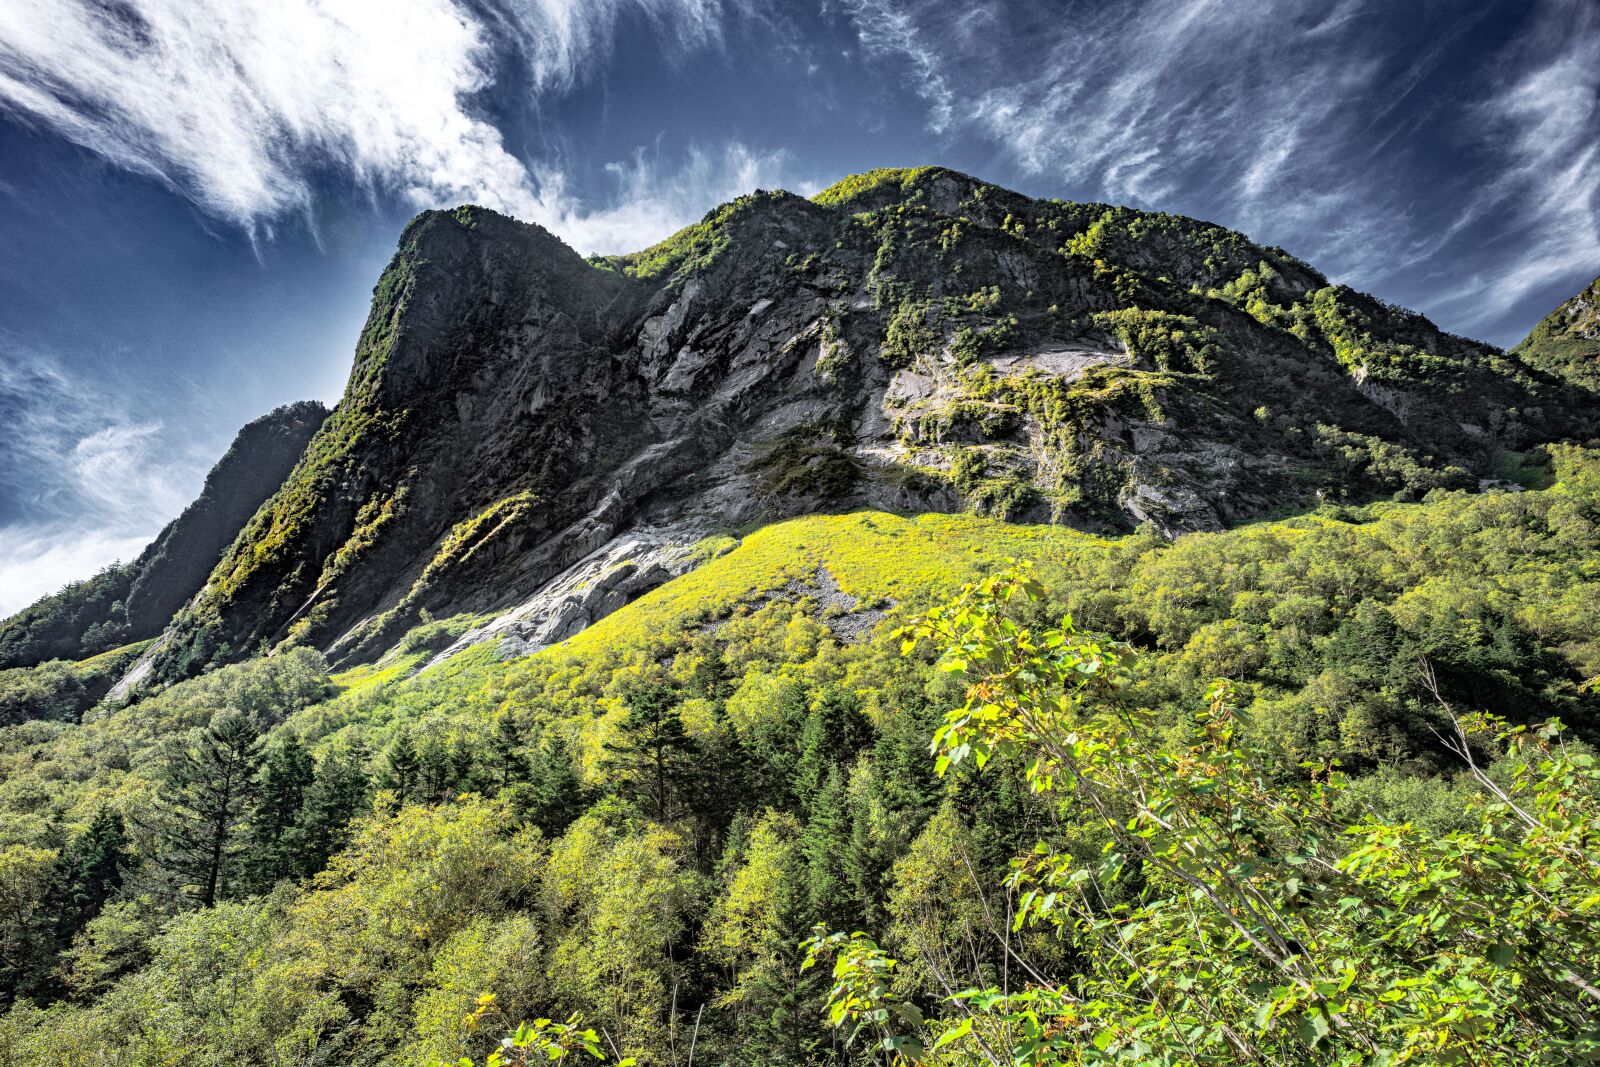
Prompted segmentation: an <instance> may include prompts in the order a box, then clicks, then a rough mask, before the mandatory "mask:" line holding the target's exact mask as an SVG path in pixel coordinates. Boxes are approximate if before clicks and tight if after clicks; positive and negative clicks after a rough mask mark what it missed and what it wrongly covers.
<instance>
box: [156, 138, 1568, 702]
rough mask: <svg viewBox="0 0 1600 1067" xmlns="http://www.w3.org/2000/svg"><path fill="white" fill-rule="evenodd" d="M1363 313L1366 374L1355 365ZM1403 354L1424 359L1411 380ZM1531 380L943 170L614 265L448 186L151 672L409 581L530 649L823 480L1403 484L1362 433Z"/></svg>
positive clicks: (1356, 311) (1195, 231)
mask: <svg viewBox="0 0 1600 1067" xmlns="http://www.w3.org/2000/svg"><path fill="white" fill-rule="evenodd" d="M1252 286H1253V288H1252ZM1313 302H1315V308H1313ZM1246 307H1248V308H1250V309H1252V310H1250V311H1249V312H1248V313H1247V312H1246V311H1245V310H1244V309H1245V308H1246ZM1263 308H1267V309H1270V314H1269V313H1268V312H1267V311H1263V310H1262V309H1263ZM1313 312H1314V313H1313ZM1272 316H1277V317H1278V318H1279V319H1281V320H1282V321H1283V322H1292V323H1295V324H1296V330H1298V332H1295V331H1291V330H1289V329H1287V328H1285V327H1284V326H1282V325H1281V324H1279V322H1278V321H1277V320H1274V319H1273V318H1272ZM1340 316H1343V318H1341V317H1340ZM1347 322H1348V323H1351V324H1353V325H1348V327H1347V325H1346V324H1347ZM1325 323H1333V324H1335V325H1337V326H1338V328H1339V329H1340V330H1344V331H1345V332H1344V333H1337V334H1328V335H1326V336H1325V335H1323V334H1319V333H1317V332H1316V331H1317V330H1321V329H1324V326H1323V325H1322V324H1325ZM1327 328H1328V329H1332V327H1331V326H1329V327H1327ZM1357 329H1359V330H1360V331H1362V332H1361V334H1360V336H1362V337H1364V338H1366V340H1364V341H1363V342H1362V343H1363V344H1364V345H1366V346H1367V348H1366V349H1364V351H1366V350H1371V351H1374V352H1377V353H1379V354H1380V355H1384V356H1385V358H1386V359H1387V362H1385V363H1384V364H1383V366H1384V368H1385V369H1384V372H1383V375H1382V380H1381V381H1380V380H1379V376H1378V375H1374V376H1373V377H1372V380H1371V381H1367V380H1365V379H1364V380H1363V381H1362V382H1361V383H1357V382H1355V381H1353V380H1352V377H1351V375H1350V373H1349V371H1348V370H1347V369H1345V366H1344V364H1343V363H1342V362H1341V359H1342V358H1343V357H1342V356H1341V355H1340V352H1341V351H1342V349H1341V348H1340V346H1341V345H1346V346H1348V345H1347V340H1346V333H1350V332H1351V331H1355V330H1357ZM1390 334H1392V335H1393V336H1394V337H1396V338H1403V339H1404V344H1401V343H1400V342H1399V341H1396V342H1395V345H1394V346H1393V347H1392V351H1391V349H1390V348H1385V347H1384V346H1385V345H1387V344H1388V343H1389V342H1388V341H1387V340H1385V338H1387V337H1389V336H1390ZM1414 352H1425V353H1427V358H1428V359H1429V360H1430V361H1431V362H1430V363H1429V367H1430V368H1432V369H1430V371H1429V373H1430V374H1431V375H1432V378H1431V379H1429V380H1427V381H1422V380H1420V379H1419V380H1416V381H1413V380H1410V379H1408V378H1406V377H1405V372H1404V367H1405V363H1404V359H1409V358H1412V357H1411V356H1410V355H1409V354H1410V353H1414ZM1402 357H1404V358H1402ZM1374 358H1376V357H1374ZM1497 361H1498V362H1497ZM1439 367H1443V368H1445V370H1444V371H1441V370H1439V369H1438V368H1439ZM1396 368H1399V369H1396ZM1525 378H1526V376H1525V375H1523V372H1522V371H1521V370H1519V369H1518V368H1517V367H1516V366H1515V365H1514V364H1513V363H1512V362H1511V361H1508V360H1506V359H1505V357H1504V356H1503V355H1502V354H1499V353H1496V352H1494V351H1493V350H1490V349H1487V348H1485V347H1483V346H1478V345H1474V344H1473V343H1471V342H1466V341H1461V340H1460V339H1455V338H1449V337H1447V336H1446V335H1443V334H1440V333H1439V332H1438V331H1437V330H1435V329H1434V328H1433V327H1432V326H1431V325H1430V324H1427V323H1426V321H1425V320H1422V319H1420V317H1417V316H1410V315H1407V314H1405V313H1401V312H1398V311H1395V310H1393V309H1388V308H1386V307H1385V306H1383V305H1379V304H1377V303H1376V302H1372V301H1368V300H1366V298H1361V297H1359V294H1350V293H1349V292H1348V291H1346V290H1338V289H1335V288H1333V287H1329V286H1327V283H1326V281H1325V280H1324V279H1322V278H1321V277H1320V275H1317V274H1316V273H1315V272H1314V271H1312V270H1311V269H1310V268H1308V267H1306V266H1305V265H1303V264H1300V263H1298V262H1297V261H1295V260H1293V259H1291V258H1290V257H1288V256H1287V255H1285V254H1283V253H1281V252H1277V251H1275V250H1269V249H1262V248H1259V247H1257V246H1254V245H1251V244H1250V243H1249V242H1248V241H1246V240H1244V239H1243V238H1241V237H1239V236H1238V235H1236V234H1230V233H1228V232H1227V231H1223V230H1219V229H1217V228H1216V227H1209V226H1206V225H1205V224H1202V223H1198V222H1194V221H1193V220H1187V219H1173V218H1171V217H1169V216H1146V215H1141V214H1139V213H1137V212H1127V211H1123V210H1122V209H1109V208H1105V207H1104V206H1102V205H1071V204H1061V203H1059V202H1044V201H1033V200H1029V199H1027V198H1025V197H1021V196H1018V195H1016V194H1013V193H1008V192H1006V191H1005V190H1000V189H997V188H995V187H993V186H988V185H985V184H984V183H982V182H977V181H975V180H973V179H971V178H967V177H966V176H963V175H958V174H954V173H953V172H948V171H939V170H930V171H927V172H915V173H914V174H912V175H910V176H908V177H906V178H904V180H901V179H900V178H894V179H893V180H890V181H887V182H882V183H878V184H870V183H869V184H865V185H862V186H861V187H860V188H859V189H858V190H857V191H854V192H841V193H829V194H823V195H822V196H819V197H818V198H817V199H816V200H804V199H801V198H799V197H794V196H790V195H788V194H783V193H773V194H757V195H756V196H753V197H749V198H745V199H743V200H741V201H739V202H737V203H736V204H734V205H730V206H728V207H725V208H722V209H719V210H718V211H717V212H714V213H713V214H712V215H710V216H708V217H707V220H706V221H705V222H704V223H702V224H700V225H699V226H697V227H691V228H690V229H689V230H686V231H685V232H684V233H683V234H680V235H678V236H677V237H675V238H673V239H672V240H671V241H669V242H666V243H664V244H663V245H662V246H658V247H657V248H654V249H650V250H647V251H646V252H643V253H639V254H638V255H636V256H633V257H614V258H612V259H610V260H605V261H596V262H593V263H591V262H586V261H585V260H583V259H582V258H580V257H579V256H577V255H576V254H575V253H574V252H572V250H571V249H569V248H567V247H566V246H565V245H563V244H562V243H561V242H560V241H558V240H557V239H556V238H555V237H553V236H552V235H550V234H549V233H547V232H545V231H544V230H542V229H540V228H539V227H537V226H527V225H523V224H521V223H517V222H514V221H512V220H510V219H506V218H504V217H501V216H498V215H495V214H494V213H492V212H488V211H483V210H481V209H469V208H463V209H459V210H457V211H455V212H429V213H426V214H424V215H422V216H420V217H419V218H418V219H417V220H416V221H415V222H413V223H412V224H411V226H410V227H408V228H407V230H406V233H405V234H404V235H403V237H402V242H401V249H400V251H399V253H397V255H396V257H395V260H394V261H393V262H392V263H391V265H390V267H389V269H388V270H387V271H386V272H385V274H384V277H383V278H382V279H381V280H380V282H379V285H378V288H377V290H376V291H375V297H374V304H373V310H372V315H371V317H370V318H369V320H368V323H367V327H366V329H365V331H364V332H363V336H362V340H361V344H360V347H359V349H358V353H357V358H356V363H355V367H354V370H353V371H352V375H351V380H350V385H349V387H348V389H347V391H346V394H345V397H344V399H343V400H342V401H341V402H340V404H339V407H338V408H337V409H336V411H335V413H334V414H333V416H331V417H330V419H329V420H328V422H327V424H326V425H325V426H324V427H323V429H322V430H321V431H320V432H319V434H318V435H317V438H316V439H315V440H314V441H313V442H312V444H311V447H310V448H309V449H308V450H307V452H306V456H305V458H304V459H303V460H302V461H301V463H300V464H299V466H298V467H297V468H296V469H295V470H294V472H293V473H291V474H290V475H289V477H288V478H287V479H286V480H285V481H284V484H283V486H282V487H281V488H280V489H279V491H278V493H277V494H276V496H275V497H274V498H273V499H272V500H271V501H269V502H268V504H267V505H266V506H265V507H263V508H262V509H261V511H260V512H259V513H257V515H256V516H255V518H254V519H253V520H252V521H251V522H250V523H249V524H247V525H246V526H245V528H244V529H243V530H242V531H241V533H240V534H239V536H238V538H237V539H236V540H235V542H234V544H233V546H232V548H231V549H230V550H229V551H228V552H227V553H226V554H225V555H224V557H223V559H222V561H221V563H220V564H219V565H218V567H217V568H216V569H215V571H213V573H212V575H211V578H210V580H209V582H208V583H207V584H206V586H205V588H204V590H203V591H201V593H200V594H199V595H198V596H197V597H195V598H194V600H193V601H192V602H191V603H190V604H189V605H188V606H187V607H185V608H184V610H183V611H181V612H180V613H179V615H178V617H177V618H176V619H175V620H174V623H173V625H172V626H171V627H169V628H168V631H167V633H166V635H165V637H164V639H163V641H162V643H161V646H160V648H159V650H158V651H157V652H156V653H155V654H154V656H153V657H152V660H151V663H150V674H151V677H152V678H155V679H158V680H159V679H166V678H172V677H178V676H181V675H184V674H187V673H192V672H193V671H195V670H198V669H200V668H201V667H202V666H204V664H206V663H208V662H216V661H220V660H222V659H226V658H229V657H231V656H237V655H240V654H243V653H244V652H246V651H250V650H255V649H259V648H263V647H264V648H268V649H270V648H274V647H279V646H281V645H283V644H284V643H286V642H288V643H294V642H310V643H313V644H315V645H317V646H318V647H320V648H323V649H325V650H326V651H328V652H329V654H330V655H331V656H332V657H333V658H334V659H335V661H336V662H357V661H366V660H370V659H373V658H375V657H377V656H378V655H380V654H382V652H383V651H384V650H385V649H386V648H388V647H390V646H391V645H392V644H393V643H394V641H395V640H396V639H397V638H398V637H399V636H400V635H401V634H402V633H404V631H405V630H406V629H407V628H408V627H410V626H411V625H413V624H414V623H415V622H416V621H417V620H418V619H419V618H421V617H422V616H423V613H424V612H427V613H429V614H430V615H431V616H432V617H435V618H438V617H445V616H448V615H451V614H455V613H459V612H472V613H478V614H486V615H490V616H492V617H493V618H494V621H493V622H491V623H490V624H488V625H487V626H485V627H482V628H480V630H478V631H476V632H475V633H474V634H472V635H470V640H495V641H500V642H502V644H503V645H504V647H506V648H507V649H508V650H517V649H520V650H526V649H531V648H536V647H542V646H544V645H547V644H550V643H553V642H556V641H559V640H561V639H562V638H563V637H564V636H567V635H569V634H570V633H572V632H575V631H576V630H577V629H579V628H581V627H583V626H586V625H589V624H590V623H592V622H593V621H594V620H595V619H597V618H600V617H601V616H603V615H604V614H605V613H607V612H608V611H611V610H614V609H615V608H616V607H617V606H619V605H621V604H623V603H626V602H627V600H628V599H629V598H631V597H633V596H637V595H640V594H641V593H642V592H643V591H646V590H647V589H649V588H651V587H653V586H654V585H657V584H659V583H660V582H661V581H665V580H667V579H668V578H670V577H671V576H673V575H674V574H677V573H681V571H682V570H683V569H685V568H687V567H688V566H691V565H692V563H693V559H694V557H693V554H692V553H691V552H690V551H689V548H690V546H691V545H692V544H693V543H694V542H695V541H696V540H698V538H699V537H700V536H701V535H702V534H703V533H704V532H705V531H709V530H715V529H726V528H730V527H737V526H740V525H742V524H745V523H750V522H759V521H766V520H771V519H777V518H782V517H786V516H790V515H795V514H803V513H808V512H815V511H823V510H833V511H837V510H846V509H851V508H859V507H873V508H884V509H890V510H895V511H902V512H915V511H930V510H952V509H957V508H970V509H974V510H978V511H983V512H986V513H988V514H992V515H996V516H1000V517H1004V518H1008V519H1010V520H1013V521H1058V522H1069V523H1073V524H1076V525H1081V526H1084V527H1086V528H1091V529H1102V530H1110V529H1126V528H1130V527H1131V526H1132V525H1133V524H1135V523H1138V522H1149V523H1153V524H1155V525H1156V526H1157V527H1158V528H1159V529H1161V530H1162V531H1164V532H1167V533H1169V534H1177V533H1182V532H1184V531H1187V530H1206V529H1216V528H1218V527H1220V526H1223V525H1226V524H1228V523H1232V522H1236V521H1239V520H1240V519H1243V518H1247V517H1250V516H1252V515H1257V514H1260V513H1261V512H1262V511H1264V510H1266V509H1267V508H1281V507H1283V506H1286V505H1287V504H1290V503H1293V502H1296V501H1312V500H1314V499H1316V498H1317V496H1318V494H1326V493H1330V492H1331V493H1333V494H1334V495H1339V494H1357V495H1359V494H1361V493H1370V492H1374V491H1381V492H1390V491H1392V490H1393V487H1392V486H1390V485H1388V484H1386V483H1385V482H1384V479H1385V478H1387V477H1389V475H1387V474H1385V473H1384V471H1387V470H1391V469H1405V470H1409V469H1410V468H1409V467H1405V466H1404V465H1403V464H1395V463H1393V462H1388V461H1387V460H1386V462H1387V466H1381V465H1379V464H1378V462H1377V460H1376V459H1375V458H1373V457H1376V456H1377V452H1376V451H1374V450H1375V449H1376V450H1382V449H1388V450H1390V451H1392V452H1396V453H1399V454H1403V455H1405V456H1408V457H1416V465H1417V466H1419V468H1420V467H1426V466H1427V464H1430V463H1432V464H1436V466H1437V467H1438V468H1439V469H1440V470H1444V469H1445V464H1447V463H1450V464H1455V466H1451V467H1449V470H1450V471H1453V472H1455V473H1450V474H1448V475H1446V474H1441V475H1440V476H1439V477H1440V478H1444V479H1446V481H1445V482H1441V483H1440V484H1454V483H1450V482H1448V479H1450V478H1454V479H1456V481H1457V482H1460V483H1461V484H1463V485H1471V484H1473V480H1472V479H1471V478H1470V476H1469V474H1468V472H1469V471H1471V470H1473V469H1475V468H1476V467H1478V466H1480V465H1481V462H1482V461H1483V460H1484V458H1485V456H1486V455H1487V452H1488V450H1490V449H1492V448H1493V447H1495V446H1496V445H1497V444H1498V441H1499V440H1500V439H1502V438H1505V439H1511V438H1513V437H1515V436H1516V435H1517V434H1519V433H1520V434H1523V435H1524V436H1527V435H1528V434H1529V433H1531V432H1533V431H1532V430H1530V429H1529V428H1528V427H1527V426H1526V425H1522V426H1515V425H1508V424H1507V420H1506V419H1505V418H1504V417H1502V415H1499V414H1496V412H1497V411H1499V412H1503V411H1504V410H1506V409H1507V408H1510V407H1515V408H1516V410H1518V411H1524V412H1535V411H1545V412H1548V411H1553V410H1556V408H1555V406H1554V405H1552V404H1545V406H1544V407H1540V405H1539V403H1533V402H1530V396H1531V395H1532V394H1530V393H1529V390H1530V389H1533V388H1534V385H1531V384H1529V381H1528V380H1525ZM1508 398H1509V399H1508ZM1401 400H1403V401H1404V405H1402V404H1401V403H1400V401H1401ZM1402 408H1403V409H1402ZM1444 411H1448V412H1449V415H1450V417H1449V418H1442V417H1439V414H1440V412H1444ZM1469 416H1470V418H1469V419H1468V421H1471V422H1473V423H1475V424H1477V425H1480V426H1482V427H1487V428H1489V429H1488V432H1487V433H1485V432H1480V433H1479V434H1478V435H1473V434H1468V433H1466V432H1465V431H1462V430H1461V429H1460V423H1461V421H1462V420H1463V419H1464V418H1467V417H1469ZM1519 417H1523V418H1524V419H1525V421H1526V417H1524V416H1519ZM1387 455H1388V453H1385V456H1387Z"/></svg>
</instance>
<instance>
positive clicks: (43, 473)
mask: <svg viewBox="0 0 1600 1067" xmlns="http://www.w3.org/2000/svg"><path fill="white" fill-rule="evenodd" d="M125 397H126V394H125V392H124V391H122V390H119V389H116V388H110V387H107V388H98V387H93V386H90V385H88V384H86V383H84V382H83V381H81V380H79V379H77V378H75V377H74V376H72V375H70V374H68V373H66V372H65V371H64V370H63V369H62V368H61V366H60V365H59V364H58V363H57V362H56V361H55V360H53V359H51V358H50V357H49V356H48V355H47V354H44V353H40V352H37V351H31V350H29V349H28V348H26V347H25V346H23V345H21V344H19V343H18V342H17V341H16V340H15V339H13V338H9V337H3V336H0V617H4V616H6V615H9V614H11V613H12V612H14V611H17V610H18V609H20V608H22V607H24V606H26V605H27V604H29V603H32V602H33V601H34V600H37V599H38V598H39V597H40V596H43V595H45V594H47V593H50V592H53V591H55V590H57V589H59V588H61V586H63V585H65V584H66V583H67V582H69V581H73V580H75V579H79V578H85V577H88V576H89V575H91V574H93V573H94V572H95V571H97V570H99V569H100V568H101V567H103V566H105V565H106V564H108V563H110V562H112V561H115V560H127V559H131V558H133V557H134V556H136V555H137V554H138V553H139V552H140V551H141V550H142V549H143V548H144V546H145V545H146V544H148V543H149V542H150V541H151V540H152V539H153V538H154V536H155V535H156V533H158V532H159V531H160V529H161V527H162V526H163V525H164V524H165V523H166V522H167V521H168V520H169V519H171V518H172V517H173V516H175V515H176V514H177V513H178V512H179V511H181V510H182V509H183V507H184V505H186V504H187V503H188V502H189V500H190V499H192V498H193V496H194V494H195V493H196V492H197V491H198V490H199V487H200V483H201V481H202V479H203V477H204V473H205V460H204V458H203V457H202V456H201V455H200V453H201V452H203V451H204V445H203V444H198V443H191V444H190V445H187V446H185V445H175V444H173V443H172V442H171V441H169V440H167V439H166V437H165V435H164V434H163V427H162V425H161V424H160V423H159V422H156V421H152V420H147V419H146V420H141V419H139V418H138V417H137V416H135V415H134V414H132V412H131V409H130V408H129V407H127V406H126V405H125V404H124V400H125Z"/></svg>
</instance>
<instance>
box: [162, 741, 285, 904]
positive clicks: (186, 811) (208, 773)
mask: <svg viewBox="0 0 1600 1067" xmlns="http://www.w3.org/2000/svg"><path fill="white" fill-rule="evenodd" d="M260 762H261V739H260V737H259V736H258V734H257V731H256V726H255V723H254V722H253V721H251V719H250V718H249V717H248V716H246V715H243V714H241V713H239V712H237V711H233V710H224V711H219V712H217V713H216V714H215V715H213V716H212V718H211V722H210V724H209V725H207V726H205V727H202V728H200V729H198V730H195V731H193V732H192V733H191V734H190V735H189V736H188V737H187V738H186V739H184V740H182V741H178V742H175V743H172V744H169V745H168V746H167V747H166V749H165V751H164V752H163V754H162V761H161V772H160V775H161V776H160V779H159V780H158V781H157V783H156V799H155V804H154V810H153V812H152V814H151V824H152V829H153V830H154V832H155V838H156V855H155V861H156V863H157V864H158V865H159V866H160V867H161V868H162V869H163V870H165V871H166V872H167V873H168V874H169V875H170V876H171V877H172V878H173V879H174V881H175V883H176V885H177V886H178V888H179V890H180V891H181V892H183V893H185V894H188V895H191V896H193V897H194V898H195V899H196V900H197V901H198V902H199V904H200V906H201V907H203V908H209V907H211V906H212V905H213V904H215V903H216V902H217V901H218V900H219V899H221V898H222V897H223V896H225V895H227V893H228V892H229V891H230V889H232V888H233V887H234V885H235V883H236V882H237V880H238V876H239V874H240V871H239V859H240V856H241V854H242V852H243V847H242V846H243V840H242V838H243V835H242V833H241V830H242V829H243V827H244V825H245V821H246V819H247V818H248V817H249V814H250V811H251V809H252V807H253V805H254V801H255V797H256V790H257V781H256V771H257V769H258V767H259V765H260Z"/></svg>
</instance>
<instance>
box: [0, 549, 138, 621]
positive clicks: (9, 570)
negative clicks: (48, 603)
mask: <svg viewBox="0 0 1600 1067" xmlns="http://www.w3.org/2000/svg"><path fill="white" fill-rule="evenodd" d="M150 540H151V537H150V536H145V535H143V534H134V535H131V536H130V535H118V534H117V533H115V532H112V531H107V530H96V529H92V528H90V529H86V528H83V527H76V528H62V527H53V526H20V527H12V526H7V527H3V528H0V619H3V618H6V617H8V616H10V615H13V614H15V613H16V612H18V611H21V610H22V609H23V608H25V607H27V606H28V605H29V604H32V603H33V602H34V601H36V600H38V599H39V598H40V597H43V596H49V595H50V594H51V593H54V592H56V591H57V590H59V589H60V588H61V587H62V586H64V585H66V584H67V583H68V582H75V581H79V580H81V579H83V578H88V577H91V576H93V575H94V574H96V573H98V572H99V571H100V570H101V569H102V568H103V567H105V566H106V565H107V564H108V563H111V562H114V561H116V560H128V559H132V558H133V557H134V556H137V555H138V554H139V553H140V551H142V550H143V549H144V546H145V545H147V544H148V543H149V542H150Z"/></svg>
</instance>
